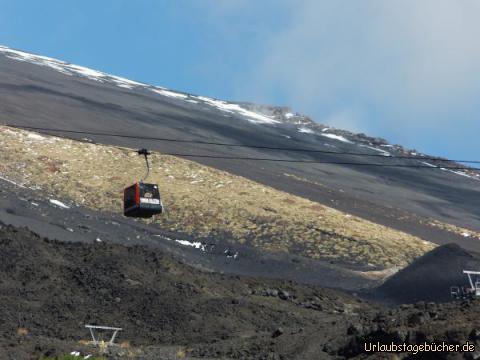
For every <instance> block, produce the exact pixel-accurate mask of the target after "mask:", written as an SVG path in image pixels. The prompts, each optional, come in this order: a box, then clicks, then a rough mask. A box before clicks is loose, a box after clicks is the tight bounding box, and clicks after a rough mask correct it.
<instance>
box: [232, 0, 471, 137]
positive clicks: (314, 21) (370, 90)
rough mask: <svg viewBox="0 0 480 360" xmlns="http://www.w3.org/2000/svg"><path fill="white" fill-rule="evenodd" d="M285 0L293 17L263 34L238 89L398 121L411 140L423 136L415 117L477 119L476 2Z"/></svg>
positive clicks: (368, 124) (331, 111) (368, 123)
mask: <svg viewBox="0 0 480 360" xmlns="http://www.w3.org/2000/svg"><path fill="white" fill-rule="evenodd" d="M289 4H290V7H289V11H291V19H290V25H289V26H287V27H286V28H284V29H282V31H280V32H278V31H277V32H276V33H275V34H273V35H272V34H268V35H266V36H265V38H264V41H263V46H264V49H262V52H263V53H264V54H265V56H264V58H263V59H262V61H261V62H260V64H258V67H256V68H255V69H252V71H251V74H250V81H249V82H248V87H246V88H245V89H242V92H241V94H240V95H246V94H249V95H250V98H252V96H251V94H252V92H253V93H254V96H253V97H257V98H259V99H267V101H269V100H271V99H273V98H274V94H276V93H277V94H278V92H279V89H281V92H282V93H283V94H284V95H285V98H286V99H287V101H288V102H289V105H292V106H294V107H295V108H297V109H300V110H302V111H306V112H307V113H310V114H312V115H314V117H315V118H316V119H317V120H318V121H323V119H327V122H329V123H330V124H331V125H334V126H348V127H350V128H353V129H363V130H367V131H368V130H371V131H373V132H376V133H377V135H378V134H379V135H385V136H388V135H391V134H390V133H393V131H394V129H396V130H398V131H399V132H401V133H404V134H405V137H404V138H405V139H408V138H409V136H410V139H413V138H415V137H416V136H417V135H419V134H415V133H413V131H412V130H411V129H412V125H414V126H415V129H417V130H418V129H420V130H421V131H427V130H428V128H431V126H432V125H434V124H435V125H439V124H442V125H444V126H445V128H453V127H454V126H458V125H459V122H463V124H464V125H465V126H475V124H476V121H475V120H474V119H472V117H471V116H470V115H471V114H472V112H475V109H478V108H479V107H480V106H479V105H480V102H479V101H480V99H479V98H478V94H480V46H478V39H479V38H480V21H478V14H479V13H480V2H479V1H476V0H451V1H448V0H422V1H418V0H395V1H384V0H363V1H320V0H305V1H295V2H290V3H289ZM292 4H295V5H294V6H291V5H292ZM467 115H468V116H467ZM399 120H401V121H399ZM474 121H475V122H474ZM334 122H338V124H335V123H334ZM435 130H438V129H435ZM421 131H420V132H421ZM385 132H387V134H385ZM389 132H390V133H389ZM434 132H435V131H434ZM437 135H438V134H437Z"/></svg>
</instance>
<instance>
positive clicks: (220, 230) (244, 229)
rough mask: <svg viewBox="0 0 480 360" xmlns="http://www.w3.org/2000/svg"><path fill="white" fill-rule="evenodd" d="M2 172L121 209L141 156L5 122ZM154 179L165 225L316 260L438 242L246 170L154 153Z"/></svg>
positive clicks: (396, 254)
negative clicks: (281, 187) (246, 174)
mask: <svg viewBox="0 0 480 360" xmlns="http://www.w3.org/2000/svg"><path fill="white" fill-rule="evenodd" d="M0 145H1V147H2V149H3V151H2V153H1V155H0V160H1V161H0V163H1V164H2V169H1V173H0V175H1V176H6V177H8V178H9V179H11V180H14V181H16V182H20V183H22V184H25V185H26V186H29V187H40V188H42V189H44V190H46V191H48V192H49V193H51V194H52V195H54V196H58V197H61V198H63V199H70V200H71V201H74V202H76V203H78V204H80V205H84V206H87V207H90V208H94V209H98V210H107V211H112V212H116V213H120V212H121V210H122V190H123V188H124V187H125V186H127V185H130V184H131V183H133V182H134V181H136V180H138V178H139V177H140V176H143V174H144V171H145V168H144V167H145V165H144V161H143V159H142V158H141V157H139V156H138V155H137V154H136V153H135V152H133V151H131V150H128V149H118V148H115V147H110V146H103V145H95V144H89V143H83V142H78V141H73V140H68V139H63V138H57V137H50V136H45V135H38V134H36V133H32V132H27V131H23V130H18V129H12V128H8V127H4V126H3V127H2V126H0ZM151 163H152V167H153V168H152V171H151V177H150V178H149V179H148V180H149V181H150V182H156V183H158V184H159V185H160V187H161V190H162V195H163V202H164V204H165V206H166V208H167V215H166V216H161V217H158V218H157V219H155V220H154V221H155V222H157V223H158V224H159V225H161V226H162V227H163V228H167V229H170V230H178V231H182V232H187V233H190V234H193V235H196V236H199V237H206V236H222V237H226V238H228V239H231V241H239V242H242V243H247V244H251V245H253V246H257V247H259V248H262V249H265V250H270V251H292V252H295V253H298V254H300V255H304V256H308V257H311V258H316V259H319V258H327V259H335V260H342V261H347V262H352V263H357V262H364V263H371V264H374V265H382V266H389V267H390V266H404V265H406V264H407V263H409V262H410V261H412V260H413V259H414V258H416V257H418V256H420V255H422V254H423V253H425V252H426V251H429V250H431V249H432V248H433V247H434V245H433V244H432V243H430V242H427V241H424V240H422V239H419V238H417V237H414V236H411V235H409V234H406V233H403V232H400V231H396V230H393V229H391V228H388V227H385V226H381V225H378V224H375V223H372V222H370V221H366V220H364V219H361V218H359V217H355V216H352V215H348V214H345V213H343V212H340V211H338V210H335V209H332V208H330V207H327V206H325V205H323V204H318V203H315V202H312V201H309V200H306V199H303V198H301V197H298V196H294V195H291V194H288V193H285V192H282V191H278V190H275V189H272V188H270V187H268V186H264V185H261V184H258V183H255V182H253V181H250V180H248V179H245V178H243V177H240V176H235V175H232V174H230V173H227V172H224V171H220V170H217V169H214V168H210V167H207V166H203V165H200V164H198V163H195V162H192V161H189V160H185V159H181V158H178V157H173V156H167V155H161V154H154V155H152V157H151Z"/></svg>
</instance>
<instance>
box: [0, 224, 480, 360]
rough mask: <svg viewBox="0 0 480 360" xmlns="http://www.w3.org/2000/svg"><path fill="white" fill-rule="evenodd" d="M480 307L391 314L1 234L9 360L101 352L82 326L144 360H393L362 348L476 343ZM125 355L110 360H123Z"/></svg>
mask: <svg viewBox="0 0 480 360" xmlns="http://www.w3.org/2000/svg"><path fill="white" fill-rule="evenodd" d="M437 252H438V251H437ZM479 310H480V301H472V302H464V303H445V304H435V303H428V302H418V303H415V304H410V305H409V304H402V305H400V306H397V307H384V306H381V305H378V304H374V303H369V302H366V301H364V300H361V299H359V298H357V297H355V296H352V295H348V294H345V293H342V292H338V291H335V290H327V289H322V288H319V287H315V286H306V285H299V284H296V283H294V282H291V281H276V280H261V279H254V278H248V277H242V276H234V275H222V274H215V273H210V272H202V271H200V270H198V269H195V268H192V267H190V266H187V265H185V264H183V263H182V262H181V261H179V260H176V259H175V258H173V257H172V256H170V255H169V254H166V253H164V252H162V251H160V250H158V249H152V248H148V247H144V246H124V245H118V244H111V243H106V242H102V243H90V244H89V243H72V242H60V241H52V240H48V239H44V238H41V237H39V236H37V235H36V234H34V233H32V232H30V231H28V230H26V229H18V228H14V227H11V226H6V225H1V227H0V358H1V359H39V358H41V357H42V356H44V355H50V356H51V355H60V354H65V353H69V352H71V351H81V352H82V353H84V354H86V353H94V352H95V351H96V350H95V349H93V348H92V347H88V346H86V345H81V344H79V341H80V340H82V339H83V340H86V339H88V332H87V331H86V329H85V328H84V325H85V324H97V325H108V326H118V327H122V328H123V329H124V331H123V332H121V334H120V336H119V338H118V342H125V341H128V342H129V343H130V349H131V350H129V351H135V354H136V355H135V356H136V357H135V358H137V359H175V356H174V355H171V354H172V348H182V349H184V350H185V351H186V358H188V359H194V358H203V359H277V360H280V359H346V358H357V359H363V358H372V359H380V358H389V357H386V354H379V353H375V354H373V353H366V352H365V350H364V348H363V343H364V342H365V341H373V342H377V341H380V342H385V343H389V342H391V341H394V342H396V343H402V342H404V341H406V342H408V343H412V344H415V343H422V342H423V341H435V342H441V341H448V342H450V343H463V342H465V341H471V342H472V344H476V345H478V346H480V342H479V343H478V344H477V341H478V340H480V320H479V319H478V317H477V316H475V315H476V313H478V311H479ZM119 354H120V355H121V354H124V355H125V354H126V353H125V351H124V350H119V349H118V348H115V349H114V350H112V351H111V354H110V355H109V356H108V358H111V359H120V358H126V357H125V356H120V355H119ZM169 354H170V355H169ZM173 354H174V353H173ZM424 355H425V354H424ZM424 355H422V356H423V357H420V358H427V357H426V356H424ZM401 356H402V357H401V358H406V359H410V358H412V359H413V358H414V357H413V355H411V354H403V355H401ZM390 358H391V357H390ZM417 358H418V357H417ZM430 358H431V359H454V358H466V359H473V358H474V357H472V354H470V353H465V354H439V353H437V354H435V356H433V357H430Z"/></svg>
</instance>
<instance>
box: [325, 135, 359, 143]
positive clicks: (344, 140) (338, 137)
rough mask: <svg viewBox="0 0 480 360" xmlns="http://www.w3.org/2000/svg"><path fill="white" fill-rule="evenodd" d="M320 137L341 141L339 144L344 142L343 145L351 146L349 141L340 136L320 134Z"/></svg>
mask: <svg viewBox="0 0 480 360" xmlns="http://www.w3.org/2000/svg"><path fill="white" fill-rule="evenodd" d="M320 135H321V136H325V137H328V138H330V139H334V140H338V141H341V142H344V143H349V144H353V142H351V141H350V140H348V139H346V138H344V137H343V136H341V135H335V134H320Z"/></svg>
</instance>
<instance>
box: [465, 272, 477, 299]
mask: <svg viewBox="0 0 480 360" xmlns="http://www.w3.org/2000/svg"><path fill="white" fill-rule="evenodd" d="M463 273H464V274H467V276H468V282H469V283H470V288H471V289H472V293H473V294H474V295H475V296H480V271H470V270H463Z"/></svg>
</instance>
